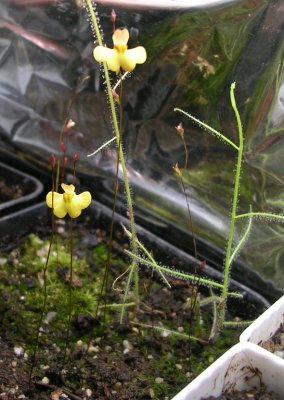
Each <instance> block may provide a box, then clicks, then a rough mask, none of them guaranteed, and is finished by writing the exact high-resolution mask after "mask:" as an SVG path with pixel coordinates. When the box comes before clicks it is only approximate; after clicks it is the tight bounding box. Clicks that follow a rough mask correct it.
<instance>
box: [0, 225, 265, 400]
mask: <svg viewBox="0 0 284 400" xmlns="http://www.w3.org/2000/svg"><path fill="white" fill-rule="evenodd" d="M71 229H72V231H73V238H72V240H71V238H70V232H71ZM36 230H37V229H36V227H35V231H36ZM56 230H57V232H58V233H57V234H56V235H55V236H54V237H53V245H52V248H51V252H50V259H49V263H48V267H47V271H46V281H45V279H44V272H43V271H44V267H45V266H46V260H47V254H48V251H49V236H46V234H45V235H44V234H43V232H42V231H40V232H39V234H37V235H35V234H32V235H30V236H29V237H27V238H26V240H25V241H24V242H23V243H22V245H21V246H20V247H18V248H15V249H14V250H13V251H12V252H9V253H7V254H2V255H1V256H0V299H1V301H0V337H1V340H0V364H1V365H2V367H1V368H0V399H4V400H5V399H9V400H10V399H11V400H14V399H18V400H20V399H33V400H47V399H51V400H68V399H71V400H73V399H74V400H83V399H85V400H87V399H96V400H100V399H102V400H103V399H113V400H123V399H125V400H139V399H141V400H142V399H145V400H147V399H159V400H163V399H164V400H169V399H171V398H172V397H173V396H174V395H175V394H176V393H177V392H179V391H180V390H181V389H182V388H183V387H184V386H185V385H186V384H187V383H189V382H190V381H191V380H192V379H193V378H194V377H195V376H196V375H198V374H199V373H200V372H202V371H203V370H204V369H205V368H206V367H207V366H208V365H210V364H211V363H212V362H213V361H214V360H215V359H216V358H218V357H219V356H220V355H221V354H223V353H224V352H225V351H226V350H227V349H228V348H229V347H231V346H232V345H233V344H235V343H237V341H238V336H239V334H240V332H241V330H242V328H240V329H236V328H234V329H231V330H225V331H224V332H223V333H221V334H220V336H219V338H218V340H217V341H216V343H214V344H212V343H209V342H208V340H207V339H208V335H209V333H210V328H211V325H212V315H211V311H212V304H210V303H209V304H208V301H204V304H203V299H204V296H206V295H209V291H207V290H206V289H205V290H204V291H202V294H201V293H200V291H199V293H198V298H197V302H196V304H195V306H194V307H193V302H192V300H191V299H192V298H193V297H195V292H196V289H195V288H193V287H191V285H190V284H189V282H187V281H184V280H177V279H173V278H167V279H168V283H169V284H170V286H171V287H168V286H167V285H166V284H165V283H164V281H163V280H162V279H161V277H160V276H157V275H156V274H154V273H153V271H152V270H150V269H148V268H145V269H142V268H141V269H140V273H139V287H140V293H139V295H140V302H139V307H138V308H136V307H135V298H134V294H133V291H132V290H131V291H130V292H129V294H128V297H127V299H126V303H127V307H126V308H125V313H124V317H123V320H122V322H121V321H120V319H121V309H122V306H121V304H122V303H123V296H124V290H125V287H126V281H127V277H128V275H127V272H128V267H129V259H127V258H125V256H123V250H124V248H127V247H128V245H127V242H126V239H122V238H123V234H122V231H121V230H120V231H117V232H116V233H115V235H114V240H113V242H112V253H111V257H110V263H109V273H108V283H107V291H106V292H107V293H106V296H103V297H102V298H100V302H98V297H99V293H100V292H101V286H102V281H103V276H104V271H105V266H106V265H108V262H107V258H108V256H107V253H106V250H107V249H108V239H107V235H106V232H105V231H103V230H101V229H99V228H96V227H93V228H92V229H89V228H88V229H87V228H85V227H82V226H80V225H78V224H77V222H74V223H73V225H72V227H71V226H70V223H66V222H65V221H62V220H61V221H59V223H58V225H57V227H56ZM71 248H72V249H73V250H72V269H73V271H72V277H71V276H70V251H71ZM45 282H46V294H47V296H46V306H45V309H44V306H43V304H44V288H45ZM43 310H44V312H43ZM70 310H71V311H70ZM42 313H43V314H42ZM233 317H234V318H236V320H238V321H239V320H240V319H241V318H242V316H240V315H239V314H238V311H235V312H234V316H233ZM233 317H232V316H231V317H230V318H233ZM41 318H42V320H41ZM38 327H40V329H39V330H38ZM188 335H191V336H195V338H196V339H194V340H193V339H191V340H189V339H188ZM37 336H38V340H37ZM35 349H36V351H35ZM64 353H66V356H65V357H64ZM263 399H264V398H263Z"/></svg>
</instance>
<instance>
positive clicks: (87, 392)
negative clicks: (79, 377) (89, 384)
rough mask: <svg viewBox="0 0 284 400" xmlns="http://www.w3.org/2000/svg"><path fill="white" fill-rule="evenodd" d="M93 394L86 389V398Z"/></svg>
mask: <svg viewBox="0 0 284 400" xmlns="http://www.w3.org/2000/svg"><path fill="white" fill-rule="evenodd" d="M92 394H93V392H92V391H91V389H86V396H87V397H92Z"/></svg>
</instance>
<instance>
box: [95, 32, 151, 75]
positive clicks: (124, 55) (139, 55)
mask: <svg viewBox="0 0 284 400" xmlns="http://www.w3.org/2000/svg"><path fill="white" fill-rule="evenodd" d="M128 39H129V32H128V30H127V29H116V30H115V32H114V34H113V36H112V40H113V49H109V48H108V47H104V46H97V47H96V48H95V49H94V58H95V60H97V61H98V62H106V63H107V66H108V69H110V70H111V71H114V72H116V73H118V72H119V71H120V68H122V69H124V71H128V72H130V71H133V70H134V68H135V67H136V64H143V63H144V62H145V61H146V58H147V54H146V50H145V49H144V47H142V46H138V47H135V48H134V49H130V50H128V49H127V42H128Z"/></svg>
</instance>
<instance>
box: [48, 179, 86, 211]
mask: <svg viewBox="0 0 284 400" xmlns="http://www.w3.org/2000/svg"><path fill="white" fill-rule="evenodd" d="M61 187H62V189H63V190H64V193H57V192H49V193H48V194H47V195H46V204H47V205H48V207H50V208H52V209H53V213H54V215H56V217H58V218H64V217H65V215H66V214H69V215H70V217H71V218H77V217H79V215H80V214H81V211H82V210H83V209H84V208H87V207H88V206H89V205H90V203H91V200H92V197H91V193H90V192H83V193H80V194H76V193H75V186H74V185H66V184H65V183H62V184H61Z"/></svg>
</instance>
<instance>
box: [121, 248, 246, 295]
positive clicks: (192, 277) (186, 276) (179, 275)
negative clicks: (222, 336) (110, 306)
mask: <svg viewBox="0 0 284 400" xmlns="http://www.w3.org/2000/svg"><path fill="white" fill-rule="evenodd" d="M124 252H125V253H126V254H127V255H128V256H129V257H131V258H133V259H136V260H137V261H139V264H145V265H149V266H150V267H153V268H155V269H157V270H160V271H162V272H164V273H165V274H167V275H170V276H173V277H175V278H180V279H186V280H190V281H193V282H198V283H200V284H202V285H205V286H209V287H215V288H217V289H223V284H222V283H218V282H215V281H212V280H210V279H207V278H203V277H200V276H196V275H192V274H187V273H186V272H181V271H177V270H175V269H171V268H169V267H166V266H165V265H159V264H157V263H156V262H155V263H153V262H151V261H150V260H145V259H144V258H142V257H140V256H136V255H135V254H133V253H132V252H131V251H129V250H124ZM227 295H230V296H233V297H238V298H242V297H243V296H242V294H240V293H234V292H228V293H227Z"/></svg>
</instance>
